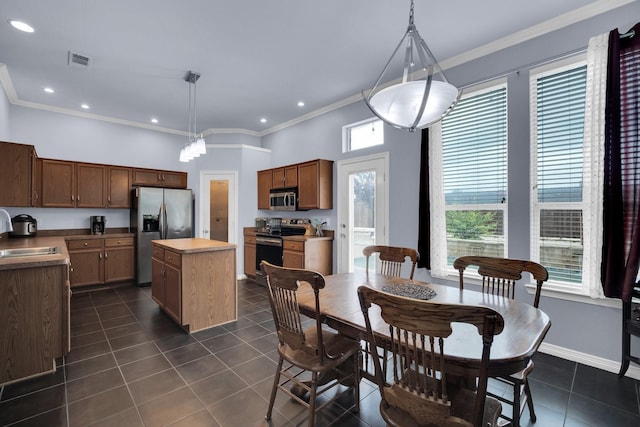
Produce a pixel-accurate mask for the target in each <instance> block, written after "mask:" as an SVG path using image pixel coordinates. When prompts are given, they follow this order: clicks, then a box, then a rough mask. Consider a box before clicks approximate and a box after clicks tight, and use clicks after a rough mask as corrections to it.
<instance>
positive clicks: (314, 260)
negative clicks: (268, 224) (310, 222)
mask: <svg viewBox="0 0 640 427" xmlns="http://www.w3.org/2000/svg"><path fill="white" fill-rule="evenodd" d="M282 265H283V266H284V267H289V268H304V269H306V270H313V271H317V272H319V273H322V274H324V275H329V274H332V273H333V237H330V236H328V237H283V238H282Z"/></svg>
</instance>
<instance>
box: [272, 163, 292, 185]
mask: <svg viewBox="0 0 640 427" xmlns="http://www.w3.org/2000/svg"><path fill="white" fill-rule="evenodd" d="M271 171H272V183H271V188H287V187H296V186H297V185H298V165H291V166H285V167H281V168H276V169H272V170H271Z"/></svg>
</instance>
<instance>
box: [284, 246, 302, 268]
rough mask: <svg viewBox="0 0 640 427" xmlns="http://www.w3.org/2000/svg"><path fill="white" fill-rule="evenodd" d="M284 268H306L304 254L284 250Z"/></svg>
mask: <svg viewBox="0 0 640 427" xmlns="http://www.w3.org/2000/svg"><path fill="white" fill-rule="evenodd" d="M282 266H283V267H287V268H305V267H304V252H298V251H289V250H286V249H284V250H283V251H282Z"/></svg>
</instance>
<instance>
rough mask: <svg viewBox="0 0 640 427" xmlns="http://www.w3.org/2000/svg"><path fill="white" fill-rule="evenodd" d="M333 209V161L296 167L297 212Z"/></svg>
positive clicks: (308, 163) (322, 161)
mask: <svg viewBox="0 0 640 427" xmlns="http://www.w3.org/2000/svg"><path fill="white" fill-rule="evenodd" d="M309 209H333V161H332V160H314V161H311V162H307V163H301V164H299V165H298V210H301V211H302V210H309Z"/></svg>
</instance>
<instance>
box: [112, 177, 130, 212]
mask: <svg viewBox="0 0 640 427" xmlns="http://www.w3.org/2000/svg"><path fill="white" fill-rule="evenodd" d="M107 184H108V185H107V187H108V188H107V207H108V208H122V209H129V207H130V206H131V202H130V194H131V168H127V167H119V166H109V172H108V173H107Z"/></svg>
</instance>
